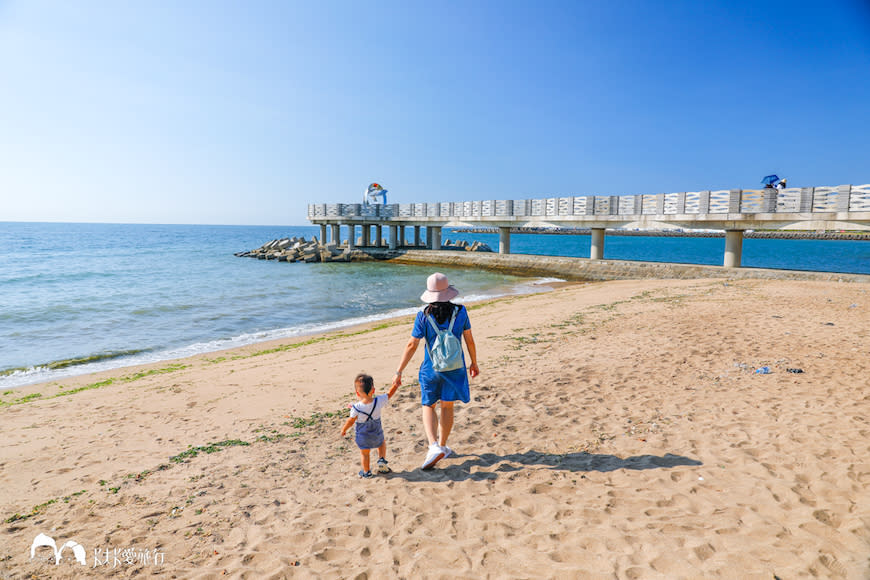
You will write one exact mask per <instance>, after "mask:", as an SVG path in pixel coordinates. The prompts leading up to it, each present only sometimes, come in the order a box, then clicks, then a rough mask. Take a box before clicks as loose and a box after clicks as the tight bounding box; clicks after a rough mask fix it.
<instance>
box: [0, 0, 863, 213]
mask: <svg viewBox="0 0 870 580" xmlns="http://www.w3.org/2000/svg"><path fill="white" fill-rule="evenodd" d="M769 173H777V174H778V175H780V177H787V178H788V181H789V185H790V186H810V185H839V184H846V183H853V184H863V183H870V2H867V1H866V0H829V1H827V2H807V1H801V0H797V1H796V0H786V1H782V2H778V1H768V0H755V1H750V0H747V1H745V2H739V1H734V0H688V1H681V0H666V1H658V0H655V1H654V0H649V1H640V0H638V1H623V0H614V1H604V0H600V1H599V0H590V1H583V0H566V1H551V0H536V1H532V0H529V1H525V2H518V1H508V0H492V1H488V0H487V1H485V0H480V1H478V0H463V1H451V0H447V1H445V0H438V1H432V0H428V1H414V0H401V1H380V2H360V1H356V0H354V1H330V0H324V1H318V2H314V1H308V0H306V1H297V2H292V1H277V0H276V1H265V0H264V1H257V0H251V1H249V2H241V1H234V2H223V1H217V0H207V1H206V0H203V1H196V0H184V1H176V0H165V1H164V0H148V1H145V0H141V1H139V2H115V1H110V0H104V1H88V0H77V1H75V2H64V1H61V0H57V1H42V0H0V221H87V222H140V223H208V224H263V225H302V224H305V223H307V220H306V206H307V204H308V203H320V202H327V203H337V202H342V203H358V202H359V201H360V200H361V198H362V193H363V191H364V189H365V187H366V186H367V185H368V184H369V183H370V182H372V181H377V182H379V183H382V184H383V185H384V186H385V187H387V188H388V189H389V190H390V194H389V201H390V202H391V203H410V202H424V201H460V200H474V199H523V198H533V197H548V196H568V195H614V194H637V193H660V192H676V191H697V190H701V189H724V188H735V187H741V188H745V189H748V188H755V187H759V180H760V179H761V178H762V177H763V176H765V175H767V174H769Z"/></svg>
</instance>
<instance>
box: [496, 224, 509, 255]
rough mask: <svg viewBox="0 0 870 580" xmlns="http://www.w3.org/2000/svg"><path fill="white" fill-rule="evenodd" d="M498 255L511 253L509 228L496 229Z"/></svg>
mask: <svg viewBox="0 0 870 580" xmlns="http://www.w3.org/2000/svg"><path fill="white" fill-rule="evenodd" d="M498 253H499V254H510V253H511V229H510V228H498Z"/></svg>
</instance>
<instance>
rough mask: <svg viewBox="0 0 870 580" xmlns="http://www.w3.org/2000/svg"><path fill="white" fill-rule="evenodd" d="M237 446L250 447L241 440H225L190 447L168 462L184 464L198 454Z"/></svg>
mask: <svg viewBox="0 0 870 580" xmlns="http://www.w3.org/2000/svg"><path fill="white" fill-rule="evenodd" d="M239 445H241V446H247V445H250V443H248V442H247V441H242V440H241V439H227V440H225V441H216V442H214V443H209V444H208V445H200V446H197V447H193V446H191V447H189V448H188V449H187V450H186V451H182V452H181V453H179V454H178V455H173V456H172V457H170V458H169V461H172V462H173V463H184V462H186V461H187V460H188V459H190V458H191V457H196V456H197V455H199V454H200V453H216V452H218V451H221V450H223V448H224V447H235V446H239Z"/></svg>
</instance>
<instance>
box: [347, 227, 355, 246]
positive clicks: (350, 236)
mask: <svg viewBox="0 0 870 580" xmlns="http://www.w3.org/2000/svg"><path fill="white" fill-rule="evenodd" d="M354 244H356V226H355V225H353V224H348V225H347V249H349V250H352V249H353V246H354Z"/></svg>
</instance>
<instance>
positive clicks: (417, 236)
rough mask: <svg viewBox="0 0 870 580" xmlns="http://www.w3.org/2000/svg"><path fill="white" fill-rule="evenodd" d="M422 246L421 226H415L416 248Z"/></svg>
mask: <svg viewBox="0 0 870 580" xmlns="http://www.w3.org/2000/svg"><path fill="white" fill-rule="evenodd" d="M419 245H420V226H414V247H417V246H419Z"/></svg>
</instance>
